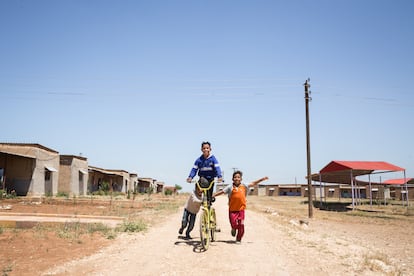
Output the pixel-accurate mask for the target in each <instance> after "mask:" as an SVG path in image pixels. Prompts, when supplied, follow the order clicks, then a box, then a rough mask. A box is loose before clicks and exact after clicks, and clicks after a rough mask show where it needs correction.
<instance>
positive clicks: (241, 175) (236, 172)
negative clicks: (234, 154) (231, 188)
mask: <svg viewBox="0 0 414 276" xmlns="http://www.w3.org/2000/svg"><path fill="white" fill-rule="evenodd" d="M236 174H240V177H243V173H242V172H241V171H235V172H233V178H234V176H235V175H236Z"/></svg>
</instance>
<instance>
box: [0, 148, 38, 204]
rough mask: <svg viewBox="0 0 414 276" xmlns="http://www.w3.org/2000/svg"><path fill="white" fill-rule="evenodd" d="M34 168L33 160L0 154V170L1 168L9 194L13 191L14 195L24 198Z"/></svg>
mask: <svg viewBox="0 0 414 276" xmlns="http://www.w3.org/2000/svg"><path fill="white" fill-rule="evenodd" d="M34 166H35V159H33V158H28V157H22V156H18V155H11V154H5V153H0V168H3V173H4V176H5V177H4V178H5V179H4V186H5V189H6V191H7V192H8V193H10V192H11V191H13V190H14V191H15V192H16V195H18V196H26V195H27V193H28V192H29V189H30V185H31V182H32V175H33V170H34ZM2 188H3V187H0V189H2Z"/></svg>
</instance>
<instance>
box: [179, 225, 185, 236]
mask: <svg viewBox="0 0 414 276" xmlns="http://www.w3.org/2000/svg"><path fill="white" fill-rule="evenodd" d="M183 230H184V229H183V228H182V227H181V228H180V230H178V234H180V235H181V234H182V233H183Z"/></svg>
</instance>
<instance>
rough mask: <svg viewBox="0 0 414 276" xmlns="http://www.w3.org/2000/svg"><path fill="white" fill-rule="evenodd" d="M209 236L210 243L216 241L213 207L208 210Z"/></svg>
mask: <svg viewBox="0 0 414 276" xmlns="http://www.w3.org/2000/svg"><path fill="white" fill-rule="evenodd" d="M210 236H211V241H215V240H216V211H215V210H214V208H213V207H211V208H210Z"/></svg>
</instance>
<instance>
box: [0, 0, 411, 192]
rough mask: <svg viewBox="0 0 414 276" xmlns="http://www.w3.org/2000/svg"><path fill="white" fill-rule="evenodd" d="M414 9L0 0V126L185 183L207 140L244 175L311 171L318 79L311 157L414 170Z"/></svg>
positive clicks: (391, 4) (299, 178) (22, 138)
mask: <svg viewBox="0 0 414 276" xmlns="http://www.w3.org/2000/svg"><path fill="white" fill-rule="evenodd" d="M413 8H414V2H412V1H408V0H407V1H402V0H401V1H391V0H388V1H384V0H364V1H359V0H349V1H343V0H342V1H340V0H338V1H328V0H326V1H325V0H316V1H310V0H309V1H277V0H274V1H262V0H258V1H214V0H212V1H197V0H193V1H172V0H171V1H138V0H136V1H125V0H121V1H112V0H99V1H98V0H94V1H90V0H82V1H80V0H79V1H75V0H74V1H65V0H61V1H43V0H38V1H29V0H27V1H26V0H20V1H12V0H0V35H1V43H0V61H1V62H0V103H1V105H0V106H1V113H2V114H3V116H2V118H3V120H2V127H1V131H0V141H1V142H26V143H40V144H42V145H44V146H47V147H50V148H52V149H54V150H57V151H59V152H60V153H61V154H74V155H78V154H82V155H83V156H85V157H87V158H88V161H89V164H90V165H92V166H98V167H103V168H108V169H124V170H127V171H130V172H137V173H138V174H139V176H142V177H153V178H156V179H157V180H160V181H164V182H165V183H166V184H167V185H175V184H179V185H181V186H183V188H184V190H187V189H189V187H190V185H189V184H186V183H185V179H186V177H187V175H188V172H189V170H190V168H191V166H192V164H193V162H194V160H195V159H196V158H197V157H198V156H199V155H200V154H201V151H200V143H201V142H202V141H205V140H207V141H210V142H211V143H212V148H213V151H212V153H213V154H215V155H216V157H217V158H218V160H219V161H220V164H221V166H222V169H223V171H224V177H225V179H226V180H227V181H230V180H231V179H230V178H231V173H232V172H233V168H238V169H241V170H242V171H243V172H244V180H245V181H251V180H254V179H256V178H260V177H262V176H264V175H268V176H269V178H270V179H269V181H268V182H267V183H295V182H297V183H306V179H305V176H306V173H307V171H306V169H307V166H306V124H305V101H304V86H303V84H304V82H305V80H306V79H307V78H310V83H311V89H310V90H311V92H312V93H311V96H312V101H311V102H310V105H309V109H310V133H311V138H310V142H311V160H312V162H311V165H312V172H318V171H319V170H320V169H322V168H323V167H324V166H325V165H326V164H327V163H329V162H330V161H331V160H349V161H354V160H364V161H387V162H390V163H392V164H395V165H398V166H401V167H404V168H406V170H407V176H411V177H414V152H413V150H414V149H413V142H412V141H413V130H412V118H414V111H413V110H414V96H413V95H414V93H413V91H412V83H413V81H414V79H413V77H414V50H413V49H414V32H413V29H414V17H413V16H412V14H411V13H412V10H413ZM400 176H401V175H399V176H397V177H400ZM389 177H394V176H389ZM385 178H386V177H385ZM383 179H384V178H383Z"/></svg>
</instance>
